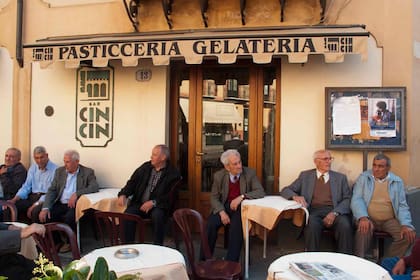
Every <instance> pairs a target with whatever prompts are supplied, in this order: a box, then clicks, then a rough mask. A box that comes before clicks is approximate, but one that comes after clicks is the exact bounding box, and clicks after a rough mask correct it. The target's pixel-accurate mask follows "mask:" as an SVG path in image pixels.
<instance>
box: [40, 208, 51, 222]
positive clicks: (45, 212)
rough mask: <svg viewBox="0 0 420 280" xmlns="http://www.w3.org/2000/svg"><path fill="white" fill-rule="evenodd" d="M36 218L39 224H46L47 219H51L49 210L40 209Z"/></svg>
mask: <svg viewBox="0 0 420 280" xmlns="http://www.w3.org/2000/svg"><path fill="white" fill-rule="evenodd" d="M38 218H39V221H40V222H41V223H45V222H47V218H48V219H51V214H50V210H48V209H42V210H41V212H39V216H38Z"/></svg>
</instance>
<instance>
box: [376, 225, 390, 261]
mask: <svg viewBox="0 0 420 280" xmlns="http://www.w3.org/2000/svg"><path fill="white" fill-rule="evenodd" d="M373 238H374V239H376V248H377V249H378V256H377V258H376V262H377V263H378V264H380V263H381V260H382V258H383V256H384V253H385V239H386V238H392V236H391V234H389V233H388V232H385V231H380V230H375V231H374V232H373Z"/></svg>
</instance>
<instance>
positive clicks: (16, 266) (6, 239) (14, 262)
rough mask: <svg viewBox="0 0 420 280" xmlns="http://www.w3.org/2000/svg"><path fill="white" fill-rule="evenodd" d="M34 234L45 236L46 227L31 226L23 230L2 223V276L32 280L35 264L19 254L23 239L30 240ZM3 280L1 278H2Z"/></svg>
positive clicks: (0, 262) (0, 247)
mask: <svg viewBox="0 0 420 280" xmlns="http://www.w3.org/2000/svg"><path fill="white" fill-rule="evenodd" d="M32 233H38V234H40V235H42V236H44V234H45V227H44V226H43V225H40V224H31V225H30V226H27V227H24V228H22V229H20V228H17V227H14V226H13V225H8V224H4V223H0V275H1V276H6V277H8V278H9V279H31V278H32V277H33V275H32V270H33V269H34V268H35V263H34V262H33V261H32V260H29V259H27V258H25V257H24V256H22V255H20V254H18V252H19V250H20V245H21V239H24V238H28V237H29V236H31V234H32ZM0 278H1V277H0Z"/></svg>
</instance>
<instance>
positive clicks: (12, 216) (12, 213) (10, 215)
mask: <svg viewBox="0 0 420 280" xmlns="http://www.w3.org/2000/svg"><path fill="white" fill-rule="evenodd" d="M0 207H2V208H4V207H5V208H6V209H7V210H8V211H3V221H6V222H16V221H17V217H18V210H17V208H16V205H14V204H13V203H11V202H8V201H6V200H0ZM5 214H6V215H5ZM5 216H6V217H5Z"/></svg>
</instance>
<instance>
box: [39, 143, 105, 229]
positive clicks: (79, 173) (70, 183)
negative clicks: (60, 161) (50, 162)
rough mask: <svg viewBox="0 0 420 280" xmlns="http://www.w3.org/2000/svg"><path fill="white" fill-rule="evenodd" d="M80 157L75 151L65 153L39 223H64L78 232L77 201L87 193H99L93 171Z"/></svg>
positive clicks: (47, 195) (40, 214)
mask: <svg viewBox="0 0 420 280" xmlns="http://www.w3.org/2000/svg"><path fill="white" fill-rule="evenodd" d="M79 160H80V156H79V153H78V152H77V151H75V150H68V151H66V152H65V153H64V166H61V167H59V168H57V170H56V171H55V175H54V179H53V181H52V183H51V186H50V188H49V189H48V192H47V194H46V195H45V201H44V203H43V206H42V211H41V212H40V213H39V221H40V222H41V223H46V222H64V223H66V224H68V225H69V226H70V227H71V228H72V229H73V230H74V231H76V221H75V214H76V213H75V208H76V202H77V199H78V198H79V197H80V196H81V195H83V194H87V193H94V192H97V191H98V189H99V188H98V183H97V182H96V177H95V172H94V171H93V169H91V168H88V167H85V166H83V165H81V164H79Z"/></svg>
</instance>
